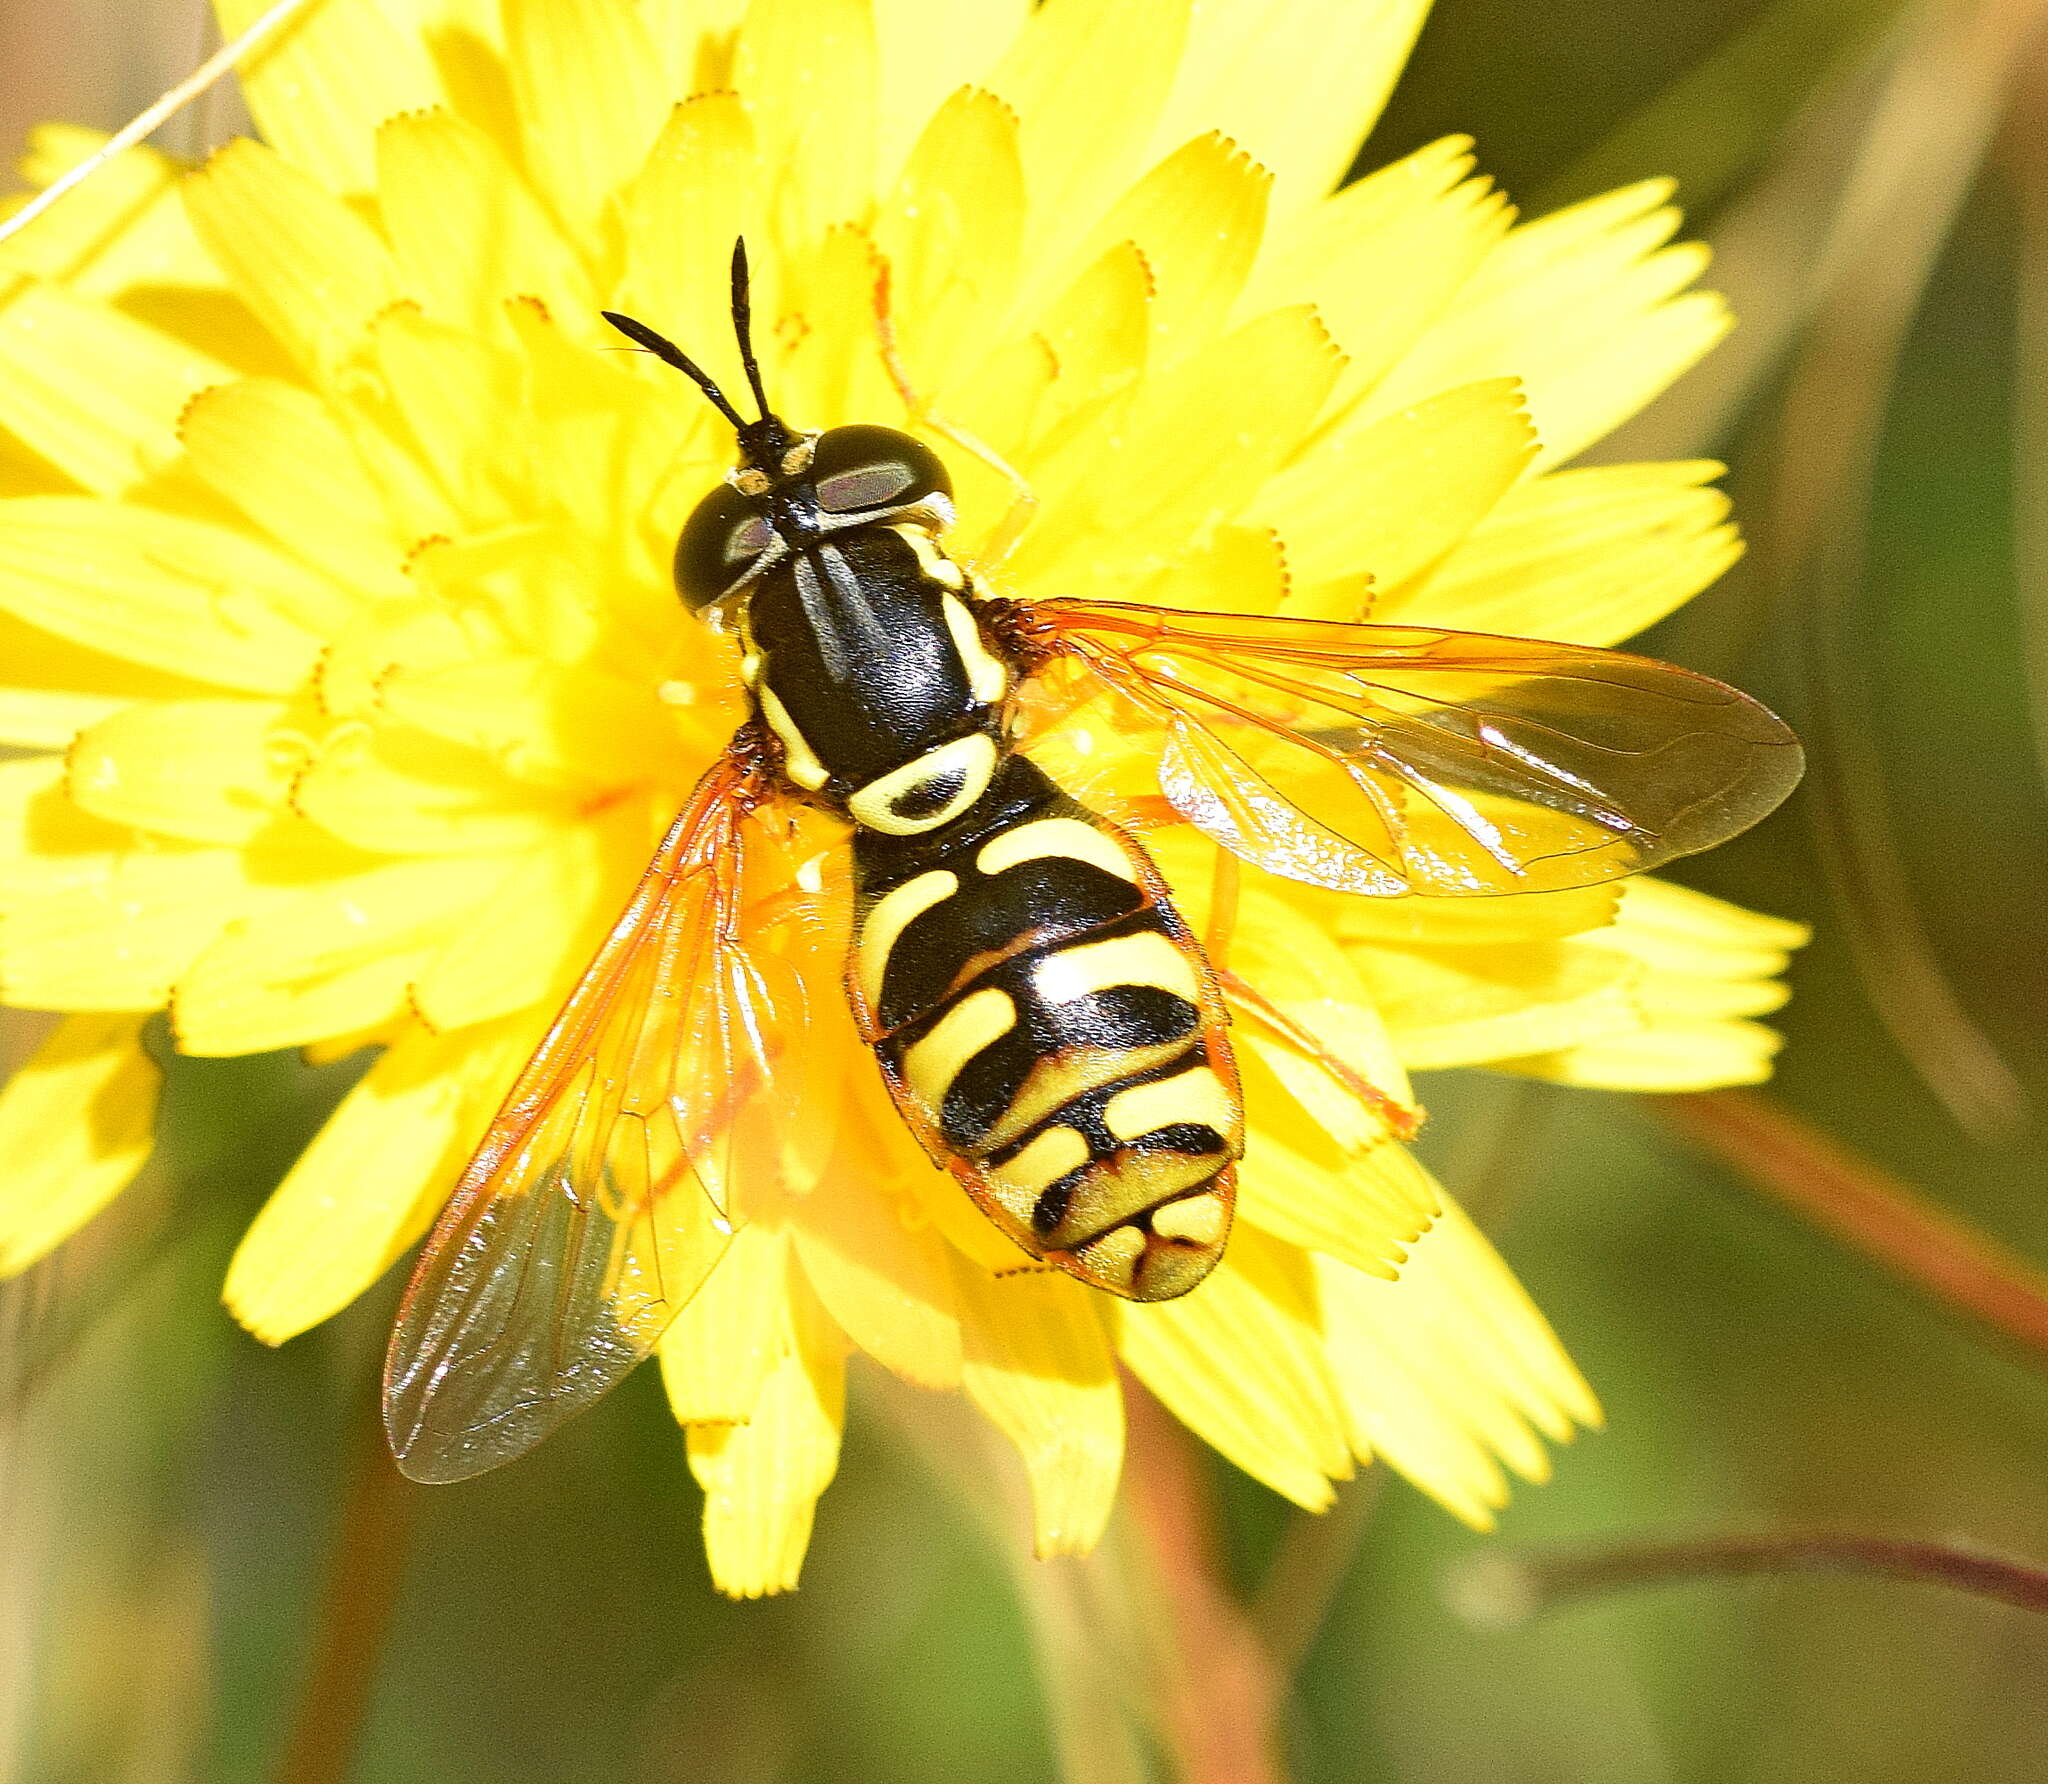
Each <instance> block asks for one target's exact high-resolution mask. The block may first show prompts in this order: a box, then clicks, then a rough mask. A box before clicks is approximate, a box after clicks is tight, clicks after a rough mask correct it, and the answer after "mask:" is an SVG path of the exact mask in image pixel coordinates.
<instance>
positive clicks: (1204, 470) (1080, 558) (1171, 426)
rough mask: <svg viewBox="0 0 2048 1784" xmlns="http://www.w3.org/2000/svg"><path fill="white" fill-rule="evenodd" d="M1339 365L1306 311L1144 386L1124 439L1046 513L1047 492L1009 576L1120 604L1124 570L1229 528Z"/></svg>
mask: <svg viewBox="0 0 2048 1784" xmlns="http://www.w3.org/2000/svg"><path fill="white" fill-rule="evenodd" d="M1340 363H1341V362H1340V361H1339V359H1338V357H1337V354H1336V352H1335V350H1334V349H1333V348H1332V347H1331V346H1330V343H1329V338H1328V336H1327V335H1325V334H1324V333H1323V331H1322V328H1321V327H1320V325H1319V324H1318V323H1317V322H1316V320H1315V316H1314V313H1313V312H1312V311H1309V310H1305V309H1302V310H1276V311H1275V312H1274V313H1273V314H1272V315H1270V316H1264V317H1261V318H1260V319H1259V320H1258V321H1257V322H1253V323H1249V324H1247V325H1246V326H1245V327H1243V328H1241V329H1238V330H1236V331H1234V332H1233V333H1231V334H1229V335H1226V336H1225V337H1223V339H1221V340H1219V341H1213V342H1211V343H1210V344H1209V345H1208V346H1206V347H1205V348H1204V349H1203V350H1202V351H1201V352H1200V353H1197V354H1196V355H1194V356H1193V357H1192V358H1190V359H1187V360H1184V361H1183V362H1182V363H1181V364H1180V365H1179V366H1178V367H1176V368H1175V369H1174V370H1172V371H1170V372H1167V373H1164V374H1162V375H1159V376H1157V377H1148V378H1147V379H1146V380H1145V385H1144V388H1143V390H1142V392H1141V394H1140V397H1139V400H1138V403H1137V405H1136V406H1135V407H1134V409H1133V411H1132V413H1131V414H1130V416H1129V417H1128V419H1127V421H1126V422H1125V423H1124V431H1122V432H1121V433H1119V434H1113V435H1110V436H1108V437H1107V438H1106V439H1104V440H1103V441H1102V442H1101V443H1100V444H1099V445H1098V446H1097V447H1096V459H1095V462H1094V464H1093V465H1090V464H1088V463H1087V462H1086V461H1085V460H1080V459H1076V460H1075V461H1074V463H1073V465H1072V467H1071V469H1070V472H1069V475H1070V476H1072V477H1073V482H1072V484H1071V485H1070V487H1068V488H1066V489H1064V490H1061V491H1059V495H1058V501H1057V505H1055V501H1054V496H1053V494H1052V492H1050V491H1048V492H1047V494H1046V509H1045V516H1044V519H1045V522H1046V524H1045V525H1044V526H1043V527H1042V529H1037V530H1034V531H1033V533H1032V534H1031V535H1030V536H1029V537H1027V539H1026V540H1025V542H1024V545H1023V546H1022V548H1021V549H1020V550H1019V552H1018V554H1017V557H1016V560H1015V564H1016V575H1017V576H1018V577H1019V579H1020V580H1023V579H1030V580H1033V581H1040V582H1043V583H1045V584H1047V585H1049V586H1061V587H1065V588H1068V589H1071V591H1072V592H1074V593H1076V594H1082V593H1094V594H1101V595H1104V596H1106V597H1107V598H1109V599H1112V600H1114V599H1119V598H1128V594H1129V588H1130V581H1129V579H1130V577H1131V575H1132V573H1133V570H1134V569H1136V568H1140V567H1142V568H1151V567H1152V565H1153V564H1154V563H1156V562H1157V559H1158V557H1159V556H1160V555H1162V554H1166V553H1170V552H1174V551H1176V550H1177V549H1179V548H1180V547H1181V546H1182V545H1183V544H1184V543H1185V542H1186V541H1187V540H1188V539H1189V538H1198V537H1200V536H1202V535H1203V534H1204V533H1205V532H1207V531H1208V530H1209V529H1210V528H1212V527H1215V526H1217V525H1218V524H1220V523H1222V522H1225V521H1229V520H1232V519H1235V518H1236V517H1237V515H1238V513H1239V511H1240V510H1241V509H1242V508H1243V507H1244V505H1245V502H1246V500H1247V494H1248V492H1250V491H1253V490H1256V489H1257V488H1258V487H1259V486H1260V484H1262V483H1263V482H1265V480H1266V478H1267V477H1268V475H1269V474H1270V473H1271V472H1272V471H1273V470H1274V469H1275V468H1276V467H1277V466H1278V464H1279V463H1280V461H1281V459H1282V458H1283V457H1284V456H1285V455H1286V454H1287V453H1288V452H1289V451H1290V450H1291V449H1292V448H1293V447H1294V445H1295V444H1296V443H1297V442H1298V441H1299V439H1300V437H1301V434H1302V431H1303V429H1305V428H1306V427H1307V425H1308V423H1309V421H1310V420H1311V419H1312V418H1313V417H1314V415H1315V413H1316V411H1317V410H1318V409H1320V408H1321V407H1322V403H1323V399H1324V397H1326V396H1327V395H1328V394H1329V391H1330V388H1331V386H1332V385H1333V384H1334V383H1335V381H1336V377H1337V373H1338V370H1339V367H1340ZM1132 464H1142V465H1145V466H1146V467H1147V472H1146V475H1145V477H1144V479H1143V480H1142V481H1141V482H1140V483H1138V484H1133V482H1132V481H1131V480H1130V478H1129V477H1128V475H1126V474H1122V473H1124V472H1125V471H1127V468H1128V466H1129V465H1132ZM1077 472H1078V473H1079V475H1078V476H1075V475H1074V473H1077ZM1091 472H1092V473H1093V474H1089V473H1091ZM1254 518H1255V519H1256V518H1258V517H1256V516H1255V517H1254ZM1282 533H1283V536H1284V535H1285V529H1284V528H1282Z"/></svg>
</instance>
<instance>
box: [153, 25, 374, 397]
mask: <svg viewBox="0 0 2048 1784" xmlns="http://www.w3.org/2000/svg"><path fill="white" fill-rule="evenodd" d="M356 10H361V9H360V8H358V9H356ZM367 147H368V144H367V140H366V141H365V148H366V150H367ZM185 202H186V205H187V207H188V208H189V210H190V212H191V215H192V225H193V227H194V228H195V229H196V230H197V231H198V232H199V239H200V240H201V241H202V242H204V243H205V244H206V248H207V251H208V252H209V253H210V254H212V255H213V257H214V259H215V260H216V261H218V262H219V263H220V266H221V268H222V270H223V271H224V272H225V273H226V274H227V275H228V278H229V280H230V281H231V282H232V283H233V285H234V288H235V291H236V293H237V294H238V295H239V296H240V297H241V299H242V301H243V302H244V303H246V304H247V305H248V306H249V308H250V309H251V310H253V311H254V312H255V313H256V315H257V316H258V317H259V318H260V319H261V320H262V321H263V323H264V325H265V326H266V327H268V328H269V330H270V332H271V333H272V334H274V335H275V336H276V337H277V338H278V340H279V341H281V342H282V343H283V344H284V345H285V347H286V348H287V349H288V350H289V351H290V352H291V354H292V355H293V357H294V358H295V359H297V360H298V362H299V364H300V365H301V366H303V367H304V368H305V369H306V370H307V371H309V372H312V373H315V374H316V375H317V374H318V373H320V372H322V371H324V370H326V369H328V368H330V367H332V366H334V365H337V364H339V363H340V362H341V361H342V360H343V359H345V358H346V357H347V356H348V355H349V353H350V352H352V351H353V350H354V348H355V347H356V346H357V344H358V343H359V342H360V341H361V339H362V334H363V330H364V328H365V327H367V326H368V324H369V321H370V319H371V318H372V317H373V316H376V315H377V314H379V313H380V312H381V311H383V310H386V309H388V308H389V307H390V306H391V305H392V304H393V303H395V302H397V301H398V297H399V285H398V277H397V273H396V271H395V269H394V268H393V267H392V264H391V256H390V254H389V252H388V251H387V250H386V248H385V246H384V243H383V240H382V238H381V237H379V236H378V235H377V234H376V232H375V231H374V230H372V229H371V228H370V226H369V225H368V224H367V223H365V222H364V221H363V220H362V219H361V218H360V217H359V216H357V215H356V213H355V212H354V211H352V210H351V209H349V207H348V206H347V205H346V204H344V203H343V202H342V201H341V200H340V199H339V198H337V197H336V196H335V195H334V193H333V192H331V191H329V190H328V188H327V187H325V186H323V185H321V184H320V183H319V181H318V180H316V179H314V178H312V177H311V176H310V175H308V174H305V173H302V172H301V171H300V170H299V169H298V168H296V167H294V166H293V165H292V163H290V162H289V161H287V160H285V159H284V158H283V157H282V156H280V155H278V154H277V153H276V152H275V151H273V150H270V149H266V148H265V147H263V146H262V145H261V144H260V143H255V142H251V141H249V140H248V139H246V138H238V139H237V140H235V141H234V142H231V143H229V144H228V145H227V147H226V148H224V149H221V150H220V151H218V152H217V153H216V154H215V155H214V157H213V158H212V160H210V161H208V162H207V164H206V165H205V166H204V167H202V168H200V169H199V171H198V172H197V173H195V174H193V175H192V177H191V178H190V179H189V180H187V181H186V182H185ZM215 381H216V382H217V381H218V380H215Z"/></svg>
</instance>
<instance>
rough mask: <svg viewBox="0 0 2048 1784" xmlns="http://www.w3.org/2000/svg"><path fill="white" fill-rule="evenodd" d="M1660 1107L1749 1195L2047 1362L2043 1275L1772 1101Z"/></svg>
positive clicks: (1726, 1095) (1750, 1097) (1751, 1096)
mask: <svg viewBox="0 0 2048 1784" xmlns="http://www.w3.org/2000/svg"><path fill="white" fill-rule="evenodd" d="M1659 1101H1660V1102H1661V1105H1662V1107H1663V1109H1664V1112H1665V1114H1667V1115H1668V1116H1669V1117H1670V1119H1671V1122H1672V1124H1673V1125H1674V1126H1675V1127H1677V1128H1678V1129H1679V1130H1680V1131H1681V1132H1683V1133H1685V1134H1686V1135H1687V1136H1689V1137H1690V1138H1692V1139H1694V1140H1696V1141H1698V1142H1700V1143H1701V1144H1703V1145H1705V1146H1707V1147H1709V1148H1711V1149H1712V1150H1713V1151H1715V1152H1718V1153H1719V1154H1720V1155H1721V1156H1722V1157H1723V1158H1724V1159H1726V1160H1727V1161H1728V1162H1729V1163H1730V1164H1732V1165H1733V1166H1734V1167H1735V1168H1736V1169H1737V1170H1738V1171H1739V1172H1740V1173H1741V1174H1742V1176H1743V1177H1744V1179H1745V1180H1746V1181H1748V1182H1749V1183H1750V1184H1751V1185H1753V1186H1754V1187H1756V1188H1759V1189H1763V1190H1767V1191H1769V1192H1770V1193H1771V1194H1772V1195H1774V1196H1776V1197H1777V1198H1778V1200H1779V1201H1781V1202H1783V1203H1784V1204H1785V1205H1786V1206H1787V1207H1788V1208H1790V1209H1791V1210H1792V1211H1793V1212H1794V1213H1796V1214H1799V1215H1802V1216H1803V1217H1804V1218H1806V1219H1807V1220H1809V1221H1811V1222H1812V1223H1813V1224H1814V1225H1815V1226H1817V1227H1819V1228H1820V1229H1821V1230H1822V1231H1823V1232H1826V1233H1829V1234H1831V1235H1832V1236H1833V1237H1835V1238H1837V1239H1839V1240H1841V1241H1842V1242H1843V1243H1844V1244H1845V1245H1847V1246H1849V1247H1850V1248H1851V1249H1852V1250H1855V1251H1859V1252H1861V1253H1862V1254H1863V1255H1864V1256H1865V1257H1867V1258H1870V1259H1872V1260H1873V1261H1874V1262H1876V1263H1879V1264H1882V1265H1883V1266H1884V1267H1885V1268H1886V1269H1888V1270H1890V1271H1891V1272H1892V1273H1893V1274H1894V1275H1896V1276H1899V1277H1901V1278H1903V1279H1904V1280H1905V1281H1907V1282H1909V1283H1911V1284H1912V1285H1913V1286H1914V1287H1915V1288H1917V1289H1920V1290H1921V1291H1923V1292H1924V1293H1926V1294H1928V1295H1931V1296H1933V1297H1934V1298H1935V1299H1936V1300H1938V1301H1940V1302H1942V1303H1944V1304H1945V1305H1947V1306H1949V1307H1953V1308H1957V1309H1960V1310H1961V1311H1962V1312H1964V1313H1967V1314H1969V1315H1970V1316H1971V1317H1973V1318H1975V1319H1977V1320H1980V1321H1981V1322H1983V1323H1984V1324H1985V1325H1987V1326H1990V1327H1991V1328H1992V1329H1993V1330H1994V1331H1997V1332H2000V1333H2003V1334H2004V1335H2005V1336H2006V1337H2007V1338H2010V1339H2012V1340H2014V1341H2015V1342H2017V1343H2019V1344H2022V1345H2024V1346H2026V1347H2027V1349H2029V1350H2031V1351H2032V1352H2034V1353H2035V1355H2036V1356H2037V1357H2039V1358H2043V1359H2048V1273H2044V1272H2042V1271H2041V1270H2039V1269H2037V1268H2035V1266H2034V1265H2032V1264H2030V1263H2028V1262H2027V1261H2026V1259H2024V1258H2022V1257H2020V1256H2019V1255H2018V1254H2017V1253H2016V1252H2013V1251H2010V1250H2008V1249H2007V1248H2006V1247H2005V1246H2003V1245H2001V1244H2000V1243H1999V1242H1998V1241H1997V1240H1996V1239H1993V1238H1992V1237H1990V1236H1989V1235H1988V1234H1985V1233H1980V1232H1978V1231H1977V1230H1976V1229H1975V1228H1973V1227H1971V1226H1969V1225H1967V1224H1966V1223H1965V1222H1963V1221H1961V1220H1959V1219H1957V1218H1956V1216H1954V1215H1953V1214H1950V1213H1949V1212H1948V1211H1947V1210H1946V1209H1944V1208H1942V1207H1940V1206H1938V1205H1937V1204H1936V1203H1934V1202H1933V1201H1932V1200H1930V1199H1929V1198H1928V1197H1927V1196H1926V1195H1924V1194H1923V1193H1922V1192H1921V1191H1919V1190H1917V1189H1915V1188H1914V1187H1913V1186H1912V1185H1911V1184H1909V1183H1906V1182H1904V1181H1902V1180H1901V1179H1899V1178H1897V1177H1894V1176H1893V1175H1891V1173H1890V1172H1888V1171H1886V1170H1884V1169H1883V1168H1882V1167H1881V1166H1879V1165H1877V1164H1875V1163H1874V1162H1872V1161H1871V1160H1870V1159H1867V1158H1864V1157H1862V1156H1861V1155H1860V1154H1858V1153H1856V1152H1853V1151H1851V1150H1850V1148H1848V1147H1847V1146H1844V1145H1843V1144H1842V1143H1841V1142H1840V1141H1839V1140H1836V1139H1835V1138H1833V1137H1832V1136H1831V1135H1829V1134H1826V1133H1823V1132H1822V1131H1821V1130H1820V1129H1819V1128H1817V1127H1815V1126H1813V1125H1812V1124H1811V1123H1809V1122H1807V1121H1804V1120H1802V1119H1801V1118H1800V1117H1799V1116H1797V1115H1795V1114H1794V1113H1793V1112H1792V1111H1791V1110H1790V1109H1788V1108H1786V1107H1784V1106H1783V1105H1782V1104H1781V1103H1778V1102H1777V1101H1775V1100H1774V1099H1772V1098H1770V1097H1767V1096H1763V1095H1761V1094H1759V1093H1758V1092H1756V1091H1749V1090H1717V1091H1710V1092H1707V1093H1706V1094H1704V1095H1699V1096H1672V1097H1663V1098H1660V1099H1659Z"/></svg>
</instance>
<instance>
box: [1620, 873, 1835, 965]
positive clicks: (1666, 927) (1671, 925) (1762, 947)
mask: <svg viewBox="0 0 2048 1784" xmlns="http://www.w3.org/2000/svg"><path fill="white" fill-rule="evenodd" d="M1812 938H1813V931H1812V930H1811V929H1810V928H1809V927H1808V926H1807V925H1806V924H1804V923H1798V922H1794V921H1793V920H1792V919H1791V918H1789V917H1773V916H1769V915H1767V914H1766V913H1764V912H1763V911H1750V910H1744V909H1743V908H1742V906H1741V905H1739V904H1730V903H1729V902H1728V901H1727V900H1726V899H1722V898H1715V897H1712V896H1710V895H1709V894H1708V893H1705V892H1695V891H1694V890H1693V889H1692V888H1691V887H1690V886H1679V885H1674V884H1673V883H1672V882H1671V881H1670V880H1660V879H1655V878H1651V877H1649V876H1643V877H1640V878H1637V879H1632V880H1629V881H1627V882H1626V883H1625V884H1624V885H1623V886H1622V888H1621V904H1620V908H1619V909H1618V910H1617V911H1616V913H1615V920H1614V923H1613V924H1612V925H1611V926H1610V927H1608V928H1605V929H1602V930H1600V931H1598V932H1597V933H1595V934H1592V935H1588V936H1587V937H1586V940H1587V942H1588V943H1589V944H1597V945H1599V946H1602V947H1606V948H1611V949H1613V950H1614V951H1616V952H1617V953H1621V954H1626V955H1628V956H1629V957H1631V958H1633V959H1636V960H1640V961H1642V962H1644V963H1645V964H1646V965H1649V966H1654V967H1656V968H1658V969H1659V970H1661V971H1665V972H1673V973H1690V974H1694V975H1696V976H1700V977H1711V978H1721V979H1726V978H1735V977H1738V976H1740V977H1748V978H1758V977H1762V978H1769V977H1774V976H1775V975H1776V974H1778V973H1781V972H1783V971H1784V970H1785V968H1786V966H1787V965H1788V964H1789V963H1790V960H1791V956H1792V953H1793V951H1794V950H1795V949H1799V948H1803V947H1805V946H1806V944H1807V943H1808V942H1809V941H1810V940H1812Z"/></svg>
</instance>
